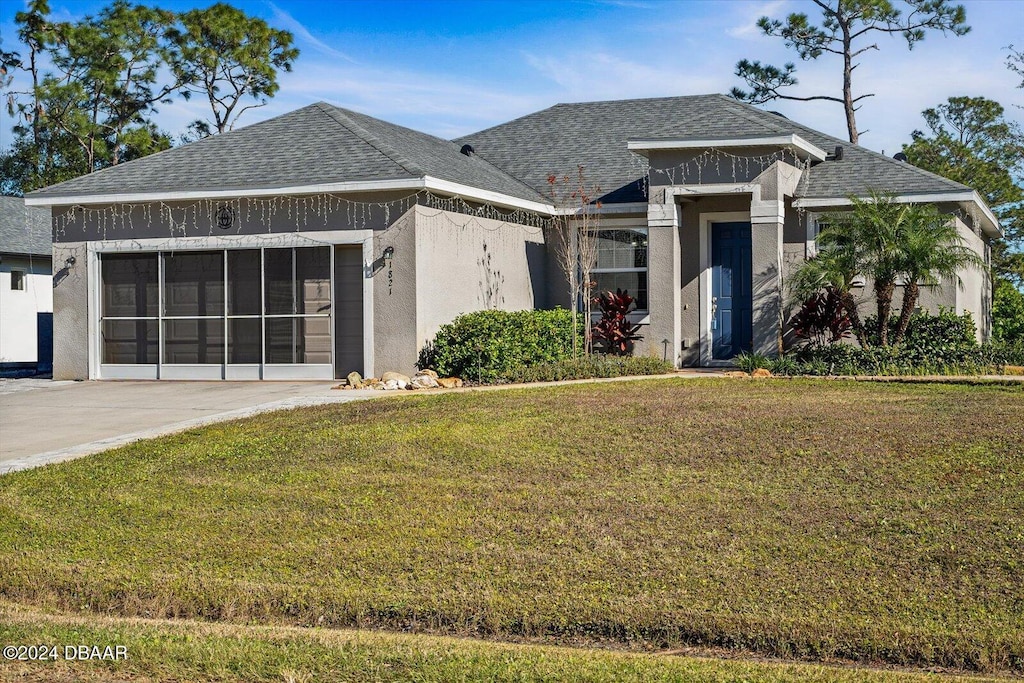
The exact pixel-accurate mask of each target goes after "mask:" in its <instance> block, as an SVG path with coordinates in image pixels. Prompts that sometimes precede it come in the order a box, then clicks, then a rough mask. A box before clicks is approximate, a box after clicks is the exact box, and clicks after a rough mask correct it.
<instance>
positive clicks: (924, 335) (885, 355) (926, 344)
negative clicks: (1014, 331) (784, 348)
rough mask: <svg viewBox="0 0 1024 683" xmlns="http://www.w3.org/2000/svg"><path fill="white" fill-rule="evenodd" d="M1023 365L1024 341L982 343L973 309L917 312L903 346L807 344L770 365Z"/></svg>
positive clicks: (873, 369) (915, 368)
mask: <svg viewBox="0 0 1024 683" xmlns="http://www.w3.org/2000/svg"><path fill="white" fill-rule="evenodd" d="M896 322H897V318H896V317H893V319H892V320H891V321H890V339H891V338H892V334H893V332H895V326H896ZM865 326H866V327H867V328H868V329H869V330H870V329H873V328H874V326H875V319H874V318H868V319H867V320H865ZM869 340H870V338H869ZM1022 365H1024V341H1018V342H1005V341H998V340H997V341H993V342H989V343H987V344H984V345H979V344H978V342H977V341H976V340H975V337H974V321H973V319H972V318H971V314H970V313H964V314H963V315H956V314H955V313H953V312H952V311H949V310H942V311H940V312H939V314H938V315H931V314H928V313H915V314H914V316H913V318H911V321H910V326H909V327H908V328H907V335H906V338H905V339H904V340H903V343H902V344H900V345H899V346H869V347H868V348H861V347H859V346H854V345H852V344H829V345H827V346H821V347H816V346H805V347H804V348H802V349H800V350H799V351H798V352H797V353H796V354H795V355H789V356H785V357H783V358H781V359H779V360H773V361H769V362H768V364H767V365H766V366H765V367H767V368H768V369H769V370H771V371H772V373H774V374H776V375H975V374H987V373H992V372H997V373H998V372H1003V371H1004V370H1006V368H1007V366H1022ZM1011 372H1012V370H1011Z"/></svg>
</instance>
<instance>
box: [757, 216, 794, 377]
mask: <svg viewBox="0 0 1024 683" xmlns="http://www.w3.org/2000/svg"><path fill="white" fill-rule="evenodd" d="M785 210H786V209H785V204H784V203H783V202H782V201H777V200H764V201H762V200H760V199H753V200H752V201H751V202H750V237H751V261H752V271H751V272H752V278H751V289H752V292H751V294H752V297H753V300H752V303H753V351H754V352H755V353H759V354H762V355H765V356H768V357H769V358H777V357H778V355H779V346H780V344H781V334H782V297H783V291H782V239H783V237H782V230H783V225H784V222H785Z"/></svg>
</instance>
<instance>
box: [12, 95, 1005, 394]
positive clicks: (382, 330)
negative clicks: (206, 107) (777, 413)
mask: <svg viewBox="0 0 1024 683" xmlns="http://www.w3.org/2000/svg"><path fill="white" fill-rule="evenodd" d="M578 166H583V168H584V169H585V175H586V178H587V183H588V184H594V185H596V186H599V187H600V188H601V191H600V193H599V194H600V195H601V206H600V208H599V209H597V211H598V212H599V214H600V223H599V227H600V233H599V258H598V267H597V269H596V270H595V279H596V280H597V283H598V287H599V288H601V289H607V288H614V287H616V286H618V287H624V288H627V289H629V291H630V292H631V293H634V294H635V295H636V297H637V299H638V304H639V309H638V311H637V312H636V317H637V319H638V320H639V321H640V322H642V323H643V325H644V330H643V334H644V336H645V344H646V346H642V347H640V348H639V349H638V353H655V354H657V355H659V356H662V355H665V356H667V357H669V358H671V359H672V360H674V361H675V362H676V363H677V364H679V365H715V364H722V363H728V362H729V359H730V358H732V357H733V356H734V355H735V354H736V353H737V352H738V351H740V350H744V349H753V350H756V351H759V352H762V353H765V354H768V355H774V354H776V353H777V352H778V349H779V347H780V343H781V340H782V339H783V338H784V336H785V332H786V329H785V321H786V320H787V319H788V317H789V311H788V310H786V299H787V296H786V290H785V282H786V278H787V275H788V274H789V273H790V272H791V271H792V268H793V267H794V265H795V264H798V263H799V262H800V261H802V260H803V259H805V258H807V257H808V256H809V255H811V254H813V252H814V249H815V235H816V215H817V214H818V213H819V212H821V211H824V210H830V209H835V208H842V207H843V206H846V205H848V204H849V200H848V197H849V196H850V195H858V196H864V195H866V194H867V193H868V192H869V190H872V189H875V190H884V191H889V192H893V193H896V194H897V195H898V197H899V200H900V201H907V202H929V203H934V204H936V205H938V206H939V207H940V208H941V209H942V210H943V211H945V212H947V213H949V214H950V218H951V220H954V221H956V224H957V226H958V227H959V229H960V231H961V234H962V235H963V237H964V239H965V240H966V241H967V243H968V244H970V245H971V246H972V247H973V248H974V249H976V250H977V252H978V253H979V254H981V255H983V256H984V257H985V258H986V259H987V258H988V255H989V246H988V245H989V240H991V239H992V238H994V237H996V236H998V235H999V234H1000V232H999V226H998V224H997V222H996V220H995V218H994V217H993V215H992V212H991V211H990V210H989V209H988V207H987V206H986V205H985V203H984V201H983V200H982V199H981V198H980V196H979V195H978V193H977V192H975V191H974V190H972V189H971V188H969V187H966V186H964V185H961V184H958V183H955V182H952V181H949V180H946V179H944V178H941V177H939V176H936V175H933V174H931V173H928V172H926V171H923V170H920V169H918V168H915V167H913V166H911V165H908V164H907V163H905V162H901V161H898V160H894V159H890V158H888V157H885V156H882V155H879V154H876V153H874V152H871V151H869V150H867V149H864V148H861V147H858V146H856V145H851V144H850V143H848V142H844V141H842V140H839V139H836V138H833V137H830V136H828V135H825V134H822V133H819V132H817V131H815V130H812V129H810V128H807V127H805V126H802V125H800V124H798V123H796V122H794V121H791V120H789V119H786V118H784V117H782V116H780V115H777V114H774V113H771V112H765V111H761V110H759V109H756V108H753V107H750V106H747V105H744V104H741V103H739V102H737V101H735V100H733V99H731V98H728V97H725V96H721V95H703V96H689V97H669V98H658V99H643V100H623V101H611V102H590V103H580V104H560V105H557V106H554V107H551V108H549V109H545V110H543V111H540V112H537V113H534V114H530V115H528V116H524V117H522V118H519V119H516V120H514V121H510V122H508V123H505V124H502V125H499V126H495V127H493V128H490V129H487V130H484V131H481V132H479V133H475V134H473V135H468V136H466V137H465V138H462V139H459V140H455V141H447V140H442V139H439V138H435V137H432V136H429V135H426V134H423V133H419V132H417V131H414V130H410V129H407V128H403V127H401V126H397V125H394V124H391V123H387V122H385V121H381V120H378V119H374V118H372V117H369V116H366V115H363V114H359V113H356V112H352V111H348V110H344V109H340V108H337V107H334V106H331V105H329V104H325V103H317V104H313V105H310V106H308V107H304V108H302V109H299V110H297V111H294V112H292V113H289V114H285V115H283V116H280V117H278V118H275V119H271V120H268V121H264V122H262V123H258V124H254V125H251V126H248V127H246V128H242V129H239V130H236V131H234V132H230V133H225V134H223V135H219V136H216V137H212V138H209V139H206V140H202V141H199V142H195V143H192V144H189V145H185V146H182V147H179V148H175V149H172V150H168V151H166V152H162V153H159V154H155V155H152V156H149V157H145V158H143V159H139V160H136V161H132V162H129V163H127V164H123V165H120V166H117V167H114V168H110V169H106V170H103V171H100V172H98V173H93V174H91V175H88V176H84V177H81V178H77V179H75V180H71V181H68V182H65V183H61V184H59V185H54V186H52V187H48V188H45V189H42V190H39V191H36V192H33V193H31V194H30V195H29V196H28V198H27V203H28V204H30V205H35V206H44V207H47V208H48V209H49V210H50V211H51V213H52V218H53V231H54V232H53V239H54V248H53V249H54V250H53V257H54V262H55V263H60V264H68V269H69V271H68V273H66V275H65V277H63V278H62V279H60V281H59V282H56V283H55V287H54V327H55V342H54V344H55V357H54V376H55V377H57V378H80V379H85V378H92V379H106V378H162V379H175V378H209V379H216V378H225V379H275V378H331V377H344V376H345V375H346V374H347V373H348V372H350V371H352V370H358V371H360V372H362V373H363V374H365V375H372V374H377V373H380V372H382V371H385V370H405V371H408V370H411V369H412V368H413V365H414V363H415V360H416V357H417V354H418V352H419V350H420V348H421V347H422V346H423V344H424V343H425V342H426V341H428V340H429V339H431V338H432V336H433V335H434V333H435V332H436V331H437V329H438V327H440V326H441V325H442V324H444V323H446V322H448V321H450V320H452V319H453V318H454V317H455V316H457V315H458V314H460V313H465V312H469V311H474V310H479V309H484V308H504V309H513V310H514V309H523V308H535V307H536V308H544V307H554V306H558V305H561V306H567V305H569V303H570V302H569V301H568V296H567V294H566V287H565V284H564V281H563V277H562V275H561V271H560V269H559V268H558V266H557V263H556V260H557V259H556V258H555V256H554V253H553V248H552V245H551V244H550V240H548V241H546V240H545V237H546V229H545V226H546V225H547V224H548V221H549V219H550V218H551V216H553V215H555V214H556V213H558V212H565V211H572V209H571V208H566V207H562V206H556V205H555V203H554V202H553V201H552V199H551V193H550V186H549V181H548V179H549V177H551V176H556V177H558V176H561V175H563V174H574V173H575V171H576V169H577V167H578ZM963 282H964V286H963V287H962V288H961V287H957V286H955V285H954V283H946V284H944V285H943V286H940V287H936V288H933V289H932V291H929V292H927V293H926V294H925V295H924V297H923V299H924V300H923V302H922V303H923V305H925V306H926V307H928V308H933V309H934V308H936V307H938V306H946V307H949V308H953V309H955V310H956V311H958V312H962V311H965V310H967V311H971V312H972V313H973V314H974V316H975V319H976V320H978V321H979V323H980V324H979V336H981V337H985V336H986V335H987V334H988V326H989V309H990V301H989V293H988V288H987V286H986V284H985V280H984V278H983V276H982V275H981V274H978V273H964V274H963Z"/></svg>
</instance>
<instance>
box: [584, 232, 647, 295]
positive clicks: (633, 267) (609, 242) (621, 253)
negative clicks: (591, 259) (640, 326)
mask: <svg viewBox="0 0 1024 683" xmlns="http://www.w3.org/2000/svg"><path fill="white" fill-rule="evenodd" d="M591 275H593V279H594V282H595V283H596V286H595V288H594V294H595V295H597V294H599V293H601V292H614V291H615V290H616V289H622V290H625V291H626V292H628V293H629V295H630V296H632V297H633V298H634V299H636V310H637V311H646V310H647V228H621V229H614V230H599V231H598V233H597V263H596V265H595V266H594V268H593V270H592V271H591Z"/></svg>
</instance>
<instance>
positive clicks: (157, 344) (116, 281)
mask: <svg viewBox="0 0 1024 683" xmlns="http://www.w3.org/2000/svg"><path fill="white" fill-rule="evenodd" d="M350 252H355V257H356V259H358V258H359V257H360V251H359V250H358V249H345V250H340V249H339V250H337V251H335V250H334V249H332V247H330V246H313V247H287V248H275V249H270V248H263V249H227V250H223V249H221V250H207V251H168V252H151V253H132V254H121V253H116V254H101V255H100V266H101V268H100V270H101V278H102V282H101V285H100V288H101V297H100V298H101V312H100V314H101V318H100V324H99V332H100V337H101V338H100V340H99V345H100V348H99V354H100V360H101V364H100V376H101V377H102V378H106V379H118V378H121V379H124V378H132V379H138V378H154V379H155V378H161V379H330V378H332V377H334V375H335V372H334V362H333V361H334V358H333V354H334V352H335V339H334V329H335V328H334V326H332V320H333V319H334V315H333V307H334V300H333V296H334V291H335V288H334V286H333V283H332V277H331V273H332V270H333V269H334V263H333V261H334V258H335V254H336V253H337V254H338V255H343V256H344V258H346V259H351V257H350V255H349V253H350ZM346 263H347V261H346ZM340 266H341V264H339V269H338V272H339V273H341V272H344V273H345V275H346V278H349V279H352V280H353V281H352V282H351V288H352V289H355V290H357V291H358V292H359V299H358V302H359V310H358V313H349V312H346V314H345V316H343V317H346V318H348V317H351V316H355V317H358V318H359V335H360V340H359V344H358V349H359V350H360V358H359V362H360V364H361V350H362V339H361V336H362V329H361V316H362V305H361V304H362V277H361V274H362V271H361V264H360V263H359V261H356V266H357V268H354V269H346V268H341V267H340ZM350 270H351V271H353V273H350ZM353 274H354V275H356V276H358V279H354V277H353ZM338 289H340V287H339V288H338ZM345 293H346V295H348V294H349V292H348V288H346V289H345ZM349 329H350V326H348V327H345V331H346V333H348V331H349ZM345 348H346V349H347V348H348V347H347V346H346V347H345ZM351 362H355V361H354V360H346V363H351Z"/></svg>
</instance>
